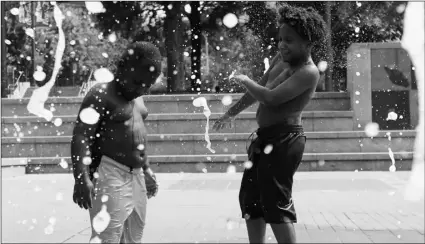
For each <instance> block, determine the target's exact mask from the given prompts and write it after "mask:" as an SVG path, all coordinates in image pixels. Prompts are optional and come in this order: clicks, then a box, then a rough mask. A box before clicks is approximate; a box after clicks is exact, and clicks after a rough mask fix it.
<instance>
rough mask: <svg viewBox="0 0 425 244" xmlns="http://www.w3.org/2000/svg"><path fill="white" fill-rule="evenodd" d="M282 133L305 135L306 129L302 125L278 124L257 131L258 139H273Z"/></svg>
mask: <svg viewBox="0 0 425 244" xmlns="http://www.w3.org/2000/svg"><path fill="white" fill-rule="evenodd" d="M282 133H304V129H303V126H302V125H289V124H276V125H272V126H267V127H262V128H258V129H257V131H256V134H257V135H258V137H273V136H277V135H279V134H282Z"/></svg>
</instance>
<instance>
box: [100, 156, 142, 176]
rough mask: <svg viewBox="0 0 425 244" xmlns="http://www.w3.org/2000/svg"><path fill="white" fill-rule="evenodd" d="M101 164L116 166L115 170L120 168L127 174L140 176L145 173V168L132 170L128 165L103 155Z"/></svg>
mask: <svg viewBox="0 0 425 244" xmlns="http://www.w3.org/2000/svg"><path fill="white" fill-rule="evenodd" d="M100 162H101V163H105V164H109V165H111V166H114V167H115V168H118V169H120V170H123V171H125V172H127V173H134V174H139V173H141V172H143V168H132V167H128V166H127V165H124V164H120V163H118V162H117V161H115V160H113V159H112V158H110V157H108V156H105V155H103V156H102V159H101V161H100Z"/></svg>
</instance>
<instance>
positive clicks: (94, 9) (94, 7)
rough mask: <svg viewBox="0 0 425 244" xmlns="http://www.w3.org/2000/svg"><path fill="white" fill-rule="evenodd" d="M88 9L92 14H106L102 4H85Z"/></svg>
mask: <svg viewBox="0 0 425 244" xmlns="http://www.w3.org/2000/svg"><path fill="white" fill-rule="evenodd" d="M85 3H86V8H87V10H88V11H89V12H90V13H93V14H98V13H103V12H105V8H104V7H103V4H102V3H101V2H85Z"/></svg>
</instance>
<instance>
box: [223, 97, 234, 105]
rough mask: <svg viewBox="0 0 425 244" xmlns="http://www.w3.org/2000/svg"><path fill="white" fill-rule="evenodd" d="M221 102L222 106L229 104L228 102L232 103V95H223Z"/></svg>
mask: <svg viewBox="0 0 425 244" xmlns="http://www.w3.org/2000/svg"><path fill="white" fill-rule="evenodd" d="M221 103H222V104H223V105H224V106H229V105H230V104H232V96H230V95H225V96H223V98H222V99H221Z"/></svg>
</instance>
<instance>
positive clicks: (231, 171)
mask: <svg viewBox="0 0 425 244" xmlns="http://www.w3.org/2000/svg"><path fill="white" fill-rule="evenodd" d="M227 173H228V174H234V173H236V167H235V166H234V165H229V167H227Z"/></svg>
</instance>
